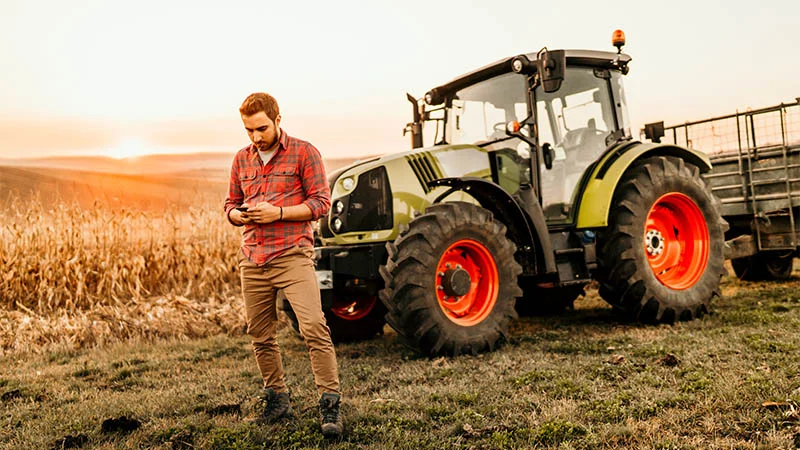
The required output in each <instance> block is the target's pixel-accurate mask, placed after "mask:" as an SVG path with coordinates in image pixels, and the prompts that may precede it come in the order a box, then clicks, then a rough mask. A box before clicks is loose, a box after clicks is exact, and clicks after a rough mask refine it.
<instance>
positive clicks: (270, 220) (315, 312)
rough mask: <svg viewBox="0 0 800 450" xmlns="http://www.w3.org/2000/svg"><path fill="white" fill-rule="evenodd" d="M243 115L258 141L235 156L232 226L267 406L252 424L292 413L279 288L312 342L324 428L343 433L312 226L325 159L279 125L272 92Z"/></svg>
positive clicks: (326, 195)
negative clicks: (281, 344) (237, 230)
mask: <svg viewBox="0 0 800 450" xmlns="http://www.w3.org/2000/svg"><path fill="white" fill-rule="evenodd" d="M239 113H240V114H241V116H242V122H243V123H244V128H245V130H247V135H248V136H249V137H250V141H251V142H252V144H251V145H248V146H247V147H245V148H243V149H241V150H239V152H238V153H237V154H236V157H235V158H234V160H233V167H232V169H231V178H230V186H229V189H228V198H227V199H226V200H225V214H226V215H227V218H228V221H229V222H231V223H232V224H233V225H235V226H244V233H243V235H242V248H241V250H240V251H239V269H240V272H241V279H242V296H243V297H244V303H245V310H246V315H247V333H248V334H249V335H250V336H251V337H252V342H253V350H254V353H255V356H256V362H257V363H258V368H259V370H260V371H261V376H262V378H263V380H264V394H263V397H262V403H261V405H262V407H263V409H262V410H261V411H260V412H259V414H258V416H257V417H256V418H255V419H253V420H252V421H253V422H255V423H259V424H263V423H273V422H276V421H278V420H280V419H282V418H285V417H288V416H291V415H292V408H291V405H290V404H289V389H288V387H287V386H286V381H285V379H284V373H283V363H282V361H281V354H280V349H279V348H278V342H277V340H276V339H275V336H276V331H277V324H278V316H277V309H276V305H275V300H276V294H277V291H278V290H279V289H281V290H283V293H284V295H285V296H286V299H287V300H288V301H289V303H290V304H291V305H292V309H293V310H294V312H295V314H297V320H298V322H299V325H300V333H301V335H302V336H303V339H304V340H305V343H306V345H308V349H309V356H310V359H311V368H312V370H313V372H314V380H315V382H316V385H317V391H318V392H319V395H320V400H319V409H320V419H321V428H322V433H323V434H324V435H325V436H326V437H336V436H340V435H341V433H342V420H341V416H340V415H339V402H340V396H339V374H338V368H337V364H336V354H335V353H334V349H333V343H332V342H331V336H330V329H329V328H328V326H327V324H326V323H325V316H324V314H323V312H322V303H321V301H320V293H319V287H318V285H317V277H316V274H315V272H314V259H313V258H314V248H313V234H312V229H311V221H313V220H316V219H318V218H319V217H320V216H322V215H324V214H325V213H327V211H328V208H329V207H330V189H329V187H328V183H327V181H326V177H325V168H324V166H323V165H322V158H321V156H320V154H319V151H317V149H316V148H314V146H312V145H311V144H309V143H308V142H305V141H301V140H299V139H296V138H293V137H291V136H289V135H287V134H286V132H284V131H283V130H281V128H280V123H281V116H280V111H279V109H278V103H277V102H276V101H275V99H274V98H273V97H272V96H271V95H269V94H265V93H255V94H251V95H250V96H248V97H247V98H246V99H245V100H244V102H243V103H242V106H241V107H240V108H239Z"/></svg>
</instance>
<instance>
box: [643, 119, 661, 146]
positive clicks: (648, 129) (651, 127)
mask: <svg viewBox="0 0 800 450" xmlns="http://www.w3.org/2000/svg"><path fill="white" fill-rule="evenodd" d="M644 137H646V138H647V139H650V140H651V141H653V142H655V143H656V144H658V143H660V142H661V138H662V137H664V122H663V121H662V122H656V123H648V124H647V125H645V126H644Z"/></svg>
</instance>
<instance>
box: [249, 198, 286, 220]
mask: <svg viewBox="0 0 800 450" xmlns="http://www.w3.org/2000/svg"><path fill="white" fill-rule="evenodd" d="M246 214H247V217H248V218H249V219H250V220H251V221H252V222H254V223H261V224H265V223H272V222H275V221H276V220H278V219H280V217H281V209H280V208H279V207H277V206H274V205H273V204H272V203H270V202H259V203H257V204H256V206H255V207H251V208H250V209H249V210H247V213H246Z"/></svg>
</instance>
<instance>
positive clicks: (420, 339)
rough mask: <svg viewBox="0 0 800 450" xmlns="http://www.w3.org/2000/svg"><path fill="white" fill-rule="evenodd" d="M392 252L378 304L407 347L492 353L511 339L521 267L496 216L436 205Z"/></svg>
mask: <svg viewBox="0 0 800 450" xmlns="http://www.w3.org/2000/svg"><path fill="white" fill-rule="evenodd" d="M387 248H388V252H389V258H388V261H387V263H386V265H385V266H383V267H381V275H382V276H383V279H384V285H385V286H386V287H385V289H384V290H383V291H381V293H380V298H381V300H382V301H383V303H384V305H385V306H386V308H387V310H388V311H389V312H388V314H387V315H386V321H387V322H388V323H389V325H390V326H391V327H392V328H394V329H395V330H396V331H397V333H398V336H399V338H400V340H401V341H402V342H403V343H405V344H406V345H408V346H409V347H411V348H413V349H414V350H416V351H417V352H420V353H422V354H427V355H448V356H455V355H459V354H465V353H471V354H476V353H479V352H483V351H490V350H493V349H494V348H495V347H496V346H497V345H498V344H500V343H501V342H502V341H503V340H504V339H505V337H506V335H507V331H508V325H509V321H510V320H511V319H514V318H516V316H517V314H516V312H515V310H514V303H515V300H516V297H518V296H520V295H522V291H521V290H520V288H519V286H518V285H517V276H518V275H519V274H520V273H521V272H522V267H521V266H520V265H519V263H517V262H516V261H515V259H514V253H515V251H516V246H515V245H514V243H513V242H511V241H510V240H509V239H508V238H507V237H506V227H505V226H504V225H503V224H502V223H500V222H499V221H497V220H495V219H494V218H493V216H492V213H491V212H489V211H487V210H486V209H484V208H481V207H480V206H476V205H473V204H471V203H464V202H452V203H441V204H436V205H433V206H431V207H430V208H428V209H427V210H426V211H425V213H424V214H422V215H420V216H418V217H417V218H415V219H414V220H412V221H411V222H410V223H409V224H408V229H407V230H405V231H403V232H401V233H400V236H398V238H397V239H396V240H395V241H394V243H390V244H388V245H387Z"/></svg>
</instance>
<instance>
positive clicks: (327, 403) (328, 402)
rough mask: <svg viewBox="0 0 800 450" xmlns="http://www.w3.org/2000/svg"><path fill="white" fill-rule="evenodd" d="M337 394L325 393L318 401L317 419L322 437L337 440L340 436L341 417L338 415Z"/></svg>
mask: <svg viewBox="0 0 800 450" xmlns="http://www.w3.org/2000/svg"><path fill="white" fill-rule="evenodd" d="M339 401H340V398H339V394H332V393H330V392H326V393H324V394H322V397H320V399H319V419H320V424H321V425H322V435H323V436H325V437H326V438H338V437H340V436H341V435H342V428H343V427H342V416H341V415H340V414H339Z"/></svg>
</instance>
